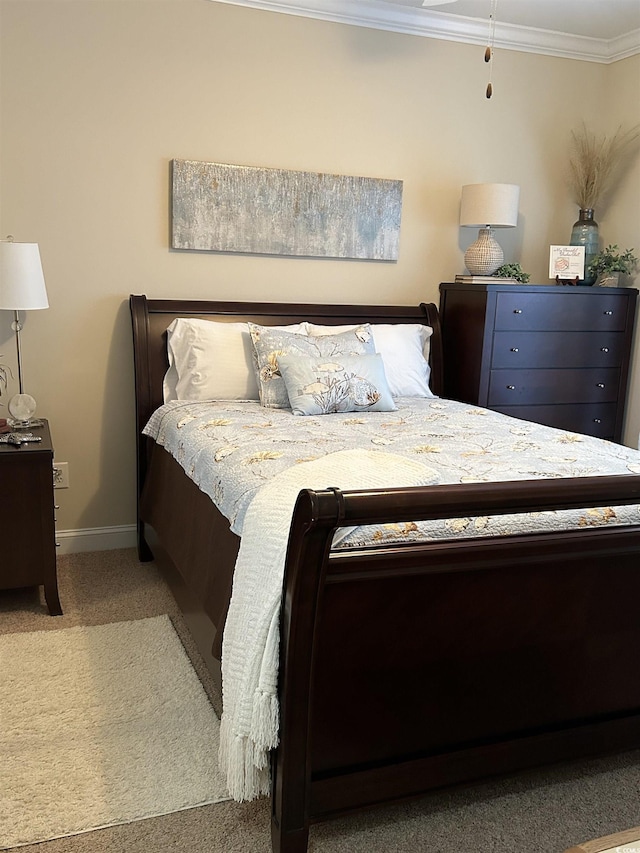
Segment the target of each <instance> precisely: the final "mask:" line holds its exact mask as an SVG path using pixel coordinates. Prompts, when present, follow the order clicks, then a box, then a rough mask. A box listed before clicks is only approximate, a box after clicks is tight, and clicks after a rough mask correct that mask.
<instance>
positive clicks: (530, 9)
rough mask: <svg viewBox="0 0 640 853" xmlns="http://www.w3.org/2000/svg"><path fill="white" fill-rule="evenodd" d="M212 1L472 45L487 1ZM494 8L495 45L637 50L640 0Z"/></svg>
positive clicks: (608, 56)
mask: <svg viewBox="0 0 640 853" xmlns="http://www.w3.org/2000/svg"><path fill="white" fill-rule="evenodd" d="M214 2H219V3H230V4H232V5H237V6H249V7H252V8H257V9H263V10H267V11H272V12H281V13H283V14H288V15H301V16H304V17H309V18H318V19H321V20H325V21H337V22H339V23H344V24H352V25H354V26H363V27H373V28H375V29H382V30H390V31H393V32H402V33H409V34H411V35H421V36H426V37H429V38H440V39H446V40H448V41H459V42H467V43H471V44H483V43H486V42H487V39H488V34H489V16H490V13H491V8H492V0H214ZM494 2H495V0H494ZM423 3H424V5H423ZM495 7H496V11H495V15H494V25H495V45H496V46H497V47H502V48H506V49H511V50H524V51H528V52H531V53H542V54H548V55H552V56H564V57H568V58H571V59H582V60H586V61H590V62H604V63H608V62H615V61H616V60H618V59H624V58H625V57H627V56H633V55H635V54H638V53H640V0H497V2H495Z"/></svg>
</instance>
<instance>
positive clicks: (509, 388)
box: [507, 385, 516, 391]
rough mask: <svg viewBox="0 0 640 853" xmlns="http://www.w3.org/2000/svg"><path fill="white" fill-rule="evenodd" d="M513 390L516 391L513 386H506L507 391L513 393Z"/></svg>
mask: <svg viewBox="0 0 640 853" xmlns="http://www.w3.org/2000/svg"><path fill="white" fill-rule="evenodd" d="M515 390H516V386H515V385H507V391H515Z"/></svg>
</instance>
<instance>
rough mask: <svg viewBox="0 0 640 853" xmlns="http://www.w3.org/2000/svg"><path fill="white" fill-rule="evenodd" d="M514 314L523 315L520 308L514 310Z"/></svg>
mask: <svg viewBox="0 0 640 853" xmlns="http://www.w3.org/2000/svg"><path fill="white" fill-rule="evenodd" d="M513 313H514V314H522V310H521V309H520V308H514V309H513Z"/></svg>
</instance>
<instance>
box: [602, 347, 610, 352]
mask: <svg viewBox="0 0 640 853" xmlns="http://www.w3.org/2000/svg"><path fill="white" fill-rule="evenodd" d="M600 352H609V347H600Z"/></svg>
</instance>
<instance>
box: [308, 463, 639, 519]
mask: <svg viewBox="0 0 640 853" xmlns="http://www.w3.org/2000/svg"><path fill="white" fill-rule="evenodd" d="M305 493H306V496H307V497H306V499H307V500H309V502H310V504H311V506H312V507H313V510H312V512H313V515H314V516H315V518H316V519H317V521H318V522H321V521H322V522H323V523H324V522H325V520H328V519H331V523H333V524H334V525H335V526H336V527H346V526H351V525H353V524H376V523H378V522H390V521H396V522H399V521H426V520H434V519H444V518H459V517H460V516H476V515H505V514H511V513H525V512H540V511H544V510H563V509H583V508H589V507H598V506H604V505H610V504H618V505H620V506H622V505H627V504H636V503H638V504H640V475H638V474H627V475H618V476H597V477H566V478H560V479H555V480H508V481H504V482H499V483H464V484H454V485H442V486H439V485H434V486H418V487H412V488H396V489H381V490H373V489H370V490H365V491H355V490H353V491H345V492H343V491H341V490H340V489H327V490H323V491H313V490H305Z"/></svg>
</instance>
